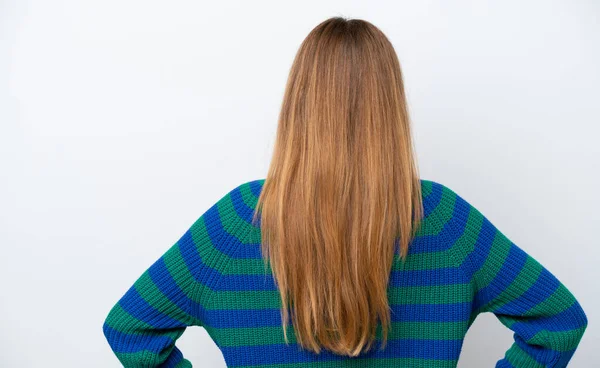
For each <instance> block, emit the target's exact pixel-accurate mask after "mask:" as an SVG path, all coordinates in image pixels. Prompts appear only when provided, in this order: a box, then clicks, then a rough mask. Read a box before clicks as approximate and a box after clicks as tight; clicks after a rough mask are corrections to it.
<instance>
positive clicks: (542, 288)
mask: <svg viewBox="0 0 600 368" xmlns="http://www.w3.org/2000/svg"><path fill="white" fill-rule="evenodd" d="M263 184H264V179H259V180H254V181H250V182H245V183H243V184H241V185H239V186H237V187H235V188H234V189H232V190H230V191H229V192H228V193H227V194H225V195H224V196H223V197H222V198H221V199H219V200H218V201H217V202H216V203H215V204H214V205H213V206H212V207H210V208H209V209H208V210H207V211H206V212H205V213H204V214H202V215H201V216H200V217H199V218H198V220H197V221H195V222H194V223H193V224H192V225H191V227H190V228H189V229H188V230H187V231H186V232H185V233H184V234H183V236H181V238H180V239H179V240H178V241H177V242H176V243H175V244H174V245H172V246H171V247H170V248H169V249H168V250H166V252H165V253H164V254H163V255H162V256H161V257H160V258H159V259H158V260H157V261H156V262H155V263H154V264H152V265H151V266H149V268H148V269H147V270H146V271H145V272H144V273H143V274H141V276H140V277H139V278H138V279H137V280H136V281H135V283H133V285H132V286H131V287H130V288H129V290H128V291H127V292H125V294H124V295H123V296H122V297H121V299H120V300H118V302H117V303H116V304H115V305H114V306H113V307H112V309H111V310H110V312H109V313H108V316H107V318H106V320H105V322H104V325H103V331H104V335H105V337H106V339H107V340H108V343H109V345H110V347H111V349H112V350H113V352H114V354H115V355H116V357H117V358H118V359H119V361H120V362H121V364H122V365H123V366H125V367H177V368H181V367H191V366H192V364H191V363H190V361H189V360H187V359H185V358H184V356H183V354H182V352H181V351H180V350H179V349H178V347H177V346H176V345H175V343H176V341H177V339H178V338H179V337H180V336H181V335H182V334H183V332H184V331H185V329H186V328H187V327H188V326H202V327H204V328H205V329H206V331H207V332H208V334H209V335H210V337H211V338H212V339H213V341H214V342H215V343H216V344H217V346H218V347H219V349H220V350H221V352H222V354H223V357H224V359H225V362H226V365H227V366H228V367H244V368H259V367H260V368H274V367H278V368H308V367H317V368H337V367H354V368H362V367H383V368H386V367H390V368H391V367H394V368H398V367H411V368H421V367H422V368H436V367H439V368H442V367H444V368H449V367H456V365H457V362H458V358H459V355H460V352H461V347H462V344H463V339H464V337H465V334H466V332H467V330H468V329H469V327H470V326H471V324H472V323H473V321H474V320H475V318H476V317H477V315H478V314H480V313H485V312H491V313H493V314H495V316H496V317H497V318H498V319H499V320H500V322H501V323H502V324H504V325H505V326H506V327H508V328H509V329H511V330H512V331H514V342H513V344H512V346H510V347H507V348H508V349H507V351H506V354H505V355H504V357H502V359H500V360H498V362H497V365H496V367H516V368H519V367H532V368H533V367H565V366H566V365H567V363H568V362H569V360H570V359H571V357H572V355H573V353H574V352H575V349H576V348H577V346H578V344H579V341H580V340H581V338H582V335H583V333H584V331H585V329H586V326H587V317H586V315H585V313H584V311H583V309H582V308H581V305H580V304H579V303H578V301H577V300H576V299H575V297H574V296H573V294H572V293H571V292H570V291H569V290H568V289H567V288H566V287H565V286H564V285H563V284H562V283H561V282H560V281H559V280H558V279H557V278H556V277H555V276H554V275H553V274H552V273H550V272H549V271H548V270H547V269H546V268H544V267H543V266H542V265H541V264H540V263H539V262H537V261H536V260H535V259H534V258H532V257H531V256H530V255H528V254H527V253H526V252H525V251H523V250H522V249H521V248H519V247H518V246H517V245H515V244H514V243H512V242H511V241H510V240H509V239H508V238H507V237H506V236H505V235H503V234H502V233H501V232H500V231H499V230H498V229H497V228H496V227H495V226H494V225H493V224H492V223H491V222H490V221H489V220H488V219H487V218H486V217H484V215H482V214H481V212H479V211H478V210H477V209H476V208H474V207H473V206H472V205H470V204H469V203H468V202H467V201H466V200H465V199H463V198H462V197H460V196H459V195H458V194H456V193H455V192H454V191H452V190H451V189H449V188H448V187H446V186H444V185H442V184H439V183H436V182H434V181H430V180H421V186H422V195H423V206H424V211H425V218H424V220H423V222H422V225H421V227H420V228H419V231H418V233H417V236H416V237H415V238H414V239H413V240H412V242H411V244H410V247H409V253H408V257H407V259H406V261H405V262H402V260H401V259H400V258H399V257H398V255H396V256H395V257H396V259H395V261H394V264H393V268H392V272H391V275H390V281H389V292H388V295H389V303H390V308H391V318H392V325H391V330H390V334H389V341H388V344H387V346H386V348H385V349H383V350H379V343H380V341H381V340H380V337H381V329H380V328H378V329H377V341H376V344H375V348H374V349H372V350H370V351H369V352H366V353H363V354H362V355H360V356H358V357H354V358H348V357H343V356H338V355H335V354H333V353H330V352H328V351H325V352H322V353H321V354H315V353H313V352H309V351H306V350H302V349H299V345H298V344H296V343H295V341H296V340H295V338H294V332H293V329H292V328H291V325H290V329H289V330H288V337H290V344H289V345H288V344H286V343H285V341H284V337H283V330H282V327H281V316H280V310H279V308H280V306H281V301H280V299H279V294H278V292H277V289H276V286H275V283H274V279H273V277H272V274H271V273H270V268H269V267H267V268H266V269H265V267H264V264H263V261H262V258H261V252H260V239H261V237H260V226H259V224H260V223H259V224H252V222H251V219H252V214H253V211H254V209H255V208H256V203H257V199H258V195H259V193H260V191H261V188H262V185H263Z"/></svg>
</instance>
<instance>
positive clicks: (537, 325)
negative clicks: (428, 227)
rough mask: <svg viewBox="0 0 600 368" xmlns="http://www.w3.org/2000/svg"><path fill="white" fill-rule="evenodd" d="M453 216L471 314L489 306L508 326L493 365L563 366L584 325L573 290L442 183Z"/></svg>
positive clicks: (584, 320)
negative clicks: (509, 337)
mask: <svg viewBox="0 0 600 368" xmlns="http://www.w3.org/2000/svg"><path fill="white" fill-rule="evenodd" d="M444 190H446V191H447V195H446V196H444V198H445V199H444V201H445V203H444V205H446V206H448V208H449V210H451V211H452V213H453V215H454V216H455V219H456V220H455V221H453V222H452V225H451V226H453V227H454V229H455V232H456V234H455V235H456V236H455V239H456V242H455V244H454V247H453V249H454V250H456V257H458V259H457V261H458V263H459V264H460V265H461V267H462V269H463V270H464V271H465V273H466V275H467V278H468V279H469V280H470V281H471V283H472V285H473V288H474V300H473V317H472V319H474V318H475V316H477V314H479V313H485V312H491V313H493V314H494V315H495V316H496V317H497V318H498V319H499V320H500V322H501V323H502V324H504V325H505V326H506V327H508V328H510V329H511V330H513V331H514V343H513V344H512V346H511V347H510V348H509V349H508V350H507V351H506V354H505V356H504V358H503V359H501V360H499V361H498V362H497V364H496V367H515V368H521V367H523V368H529V367H532V368H533V367H565V366H566V365H567V363H568V362H569V360H570V359H571V357H572V356H573V354H574V352H575V349H576V348H577V346H578V344H579V341H580V340H581V338H582V336H583V333H584V331H585V329H586V327H587V317H586V315H585V313H584V311H583V309H582V307H581V305H580V304H579V302H578V301H577V300H576V299H575V297H574V296H573V294H572V293H571V292H570V291H569V290H568V289H567V288H566V287H565V285H563V284H562V283H561V282H560V281H559V280H558V279H557V278H556V277H555V276H554V275H553V274H552V273H550V271H548V270H547V269H546V268H545V267H544V266H542V265H541V264H540V263H539V262H538V261H536V260H535V259H534V258H533V257H532V256H530V255H529V254H527V253H526V252H525V251H524V250H523V249H521V248H519V247H518V246H517V245H515V244H514V243H512V242H511V241H510V240H509V239H508V238H507V237H506V236H505V235H504V234H503V233H502V232H500V231H499V230H498V229H497V228H496V227H495V226H494V225H493V224H492V223H491V222H490V221H489V220H488V219H487V218H486V217H485V216H483V215H482V214H481V212H480V211H478V210H477V209H476V208H475V207H473V206H472V205H470V204H469V203H468V202H467V201H465V200H464V199H463V198H462V197H460V196H459V195H457V194H456V193H454V192H453V191H451V190H450V189H448V188H444Z"/></svg>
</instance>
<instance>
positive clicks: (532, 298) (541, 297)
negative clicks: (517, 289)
mask: <svg viewBox="0 0 600 368" xmlns="http://www.w3.org/2000/svg"><path fill="white" fill-rule="evenodd" d="M559 286H560V282H559V281H558V280H557V279H556V277H554V275H552V274H551V273H550V272H549V271H548V270H547V269H545V268H542V272H541V273H540V275H539V276H538V278H537V280H536V281H535V283H534V284H533V285H531V287H529V289H527V291H525V292H524V293H523V294H522V295H520V296H519V297H518V298H515V299H513V300H511V301H510V302H508V303H506V304H505V305H503V306H502V307H500V308H497V309H495V310H494V313H497V314H506V315H512V316H515V315H517V316H520V315H524V314H525V313H526V312H527V311H528V310H530V309H531V308H533V307H535V306H536V305H538V304H539V303H542V302H544V301H545V300H546V299H548V298H549V297H550V296H552V294H554V292H555V291H556V290H557V289H558V287H559Z"/></svg>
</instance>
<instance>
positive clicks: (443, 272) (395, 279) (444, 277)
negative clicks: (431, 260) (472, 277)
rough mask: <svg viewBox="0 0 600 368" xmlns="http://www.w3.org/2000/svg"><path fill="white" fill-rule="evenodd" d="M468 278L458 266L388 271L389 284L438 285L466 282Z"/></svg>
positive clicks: (398, 285) (397, 285) (396, 285)
mask: <svg viewBox="0 0 600 368" xmlns="http://www.w3.org/2000/svg"><path fill="white" fill-rule="evenodd" d="M468 283H469V280H468V279H467V278H466V277H465V275H464V273H463V271H462V270H461V269H460V268H458V267H442V268H432V269H425V270H398V271H392V272H391V273H390V282H389V285H390V286H393V287H406V286H440V285H456V284H468Z"/></svg>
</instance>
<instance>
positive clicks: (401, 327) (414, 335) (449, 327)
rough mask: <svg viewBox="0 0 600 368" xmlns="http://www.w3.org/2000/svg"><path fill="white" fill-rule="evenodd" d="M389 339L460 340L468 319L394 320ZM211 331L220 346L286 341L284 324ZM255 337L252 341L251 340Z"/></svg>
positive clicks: (292, 334) (291, 332) (378, 337)
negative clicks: (448, 320)
mask: <svg viewBox="0 0 600 368" xmlns="http://www.w3.org/2000/svg"><path fill="white" fill-rule="evenodd" d="M390 327H391V328H390V330H389V334H388V340H397V339H424V340H431V339H433V340H457V339H461V338H462V337H463V336H464V334H465V333H466V330H467V324H466V321H461V322H392V323H391V326H390ZM209 329H210V335H211V337H213V338H214V339H217V340H216V341H219V346H227V347H239V346H260V345H274V344H284V343H285V339H284V336H283V327H282V326H281V325H280V326H269V327H253V328H214V327H209ZM287 332H288V341H289V342H290V343H291V344H293V343H296V334H295V331H294V330H293V329H292V328H291V327H290V326H289V325H288V329H287ZM381 337H382V332H381V325H380V324H378V325H377V330H376V340H377V341H380V340H381ZM249 341H251V342H252V343H251V344H248V342H249Z"/></svg>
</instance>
